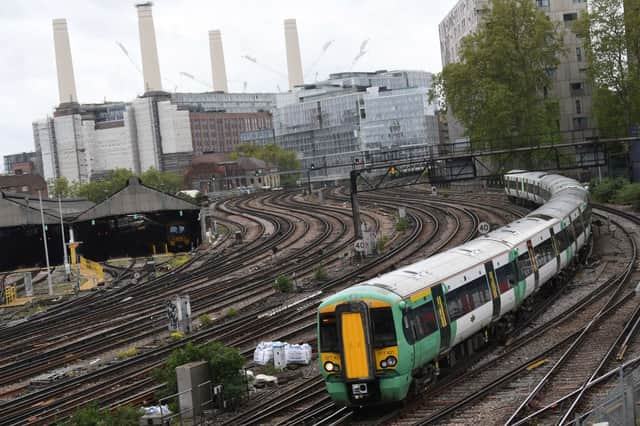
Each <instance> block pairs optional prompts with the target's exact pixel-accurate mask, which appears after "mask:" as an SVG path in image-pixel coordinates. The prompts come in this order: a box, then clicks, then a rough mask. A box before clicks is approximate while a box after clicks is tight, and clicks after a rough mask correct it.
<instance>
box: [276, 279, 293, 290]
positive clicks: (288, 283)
mask: <svg viewBox="0 0 640 426" xmlns="http://www.w3.org/2000/svg"><path fill="white" fill-rule="evenodd" d="M273 287H274V288H275V289H276V290H278V291H279V292H281V293H291V291H293V281H292V280H291V278H289V277H288V276H286V275H278V278H276V283H275V284H274V286H273Z"/></svg>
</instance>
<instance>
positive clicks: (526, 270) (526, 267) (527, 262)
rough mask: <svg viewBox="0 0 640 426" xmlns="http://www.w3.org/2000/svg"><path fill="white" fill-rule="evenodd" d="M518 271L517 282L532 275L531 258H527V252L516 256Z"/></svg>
mask: <svg viewBox="0 0 640 426" xmlns="http://www.w3.org/2000/svg"><path fill="white" fill-rule="evenodd" d="M518 271H519V272H520V276H519V277H518V281H522V280H523V279H525V278H527V277H528V276H529V275H531V274H532V273H533V265H531V257H530V256H529V251H525V252H524V253H522V254H521V255H520V256H518Z"/></svg>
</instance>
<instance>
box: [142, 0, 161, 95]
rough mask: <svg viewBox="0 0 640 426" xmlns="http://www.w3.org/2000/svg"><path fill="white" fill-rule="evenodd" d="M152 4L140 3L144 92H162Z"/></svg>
mask: <svg viewBox="0 0 640 426" xmlns="http://www.w3.org/2000/svg"><path fill="white" fill-rule="evenodd" d="M152 6H153V3H152V2H145V3H138V4H136V8H137V9H138V31H139V33H140V53H141V55H142V74H143V78H144V91H145V92H153V91H160V90H162V82H161V80H160V65H159V63H158V48H157V47H156V31H155V28H154V27H153V15H152V13H151V7H152Z"/></svg>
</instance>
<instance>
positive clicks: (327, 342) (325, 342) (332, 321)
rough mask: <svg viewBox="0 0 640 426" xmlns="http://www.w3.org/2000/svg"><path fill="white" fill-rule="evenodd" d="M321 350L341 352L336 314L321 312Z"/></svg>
mask: <svg viewBox="0 0 640 426" xmlns="http://www.w3.org/2000/svg"><path fill="white" fill-rule="evenodd" d="M320 352H340V345H339V344H338V327H337V325H336V315H335V314H333V313H331V314H320Z"/></svg>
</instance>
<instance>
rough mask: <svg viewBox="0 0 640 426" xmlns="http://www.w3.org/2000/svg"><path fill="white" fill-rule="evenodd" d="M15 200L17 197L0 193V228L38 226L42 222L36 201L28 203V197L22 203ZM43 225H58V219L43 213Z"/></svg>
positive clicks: (48, 213) (47, 212)
mask: <svg viewBox="0 0 640 426" xmlns="http://www.w3.org/2000/svg"><path fill="white" fill-rule="evenodd" d="M25 198H26V199H25ZM17 199H18V197H14V196H9V195H8V194H5V193H4V192H0V228H10V227H13V226H25V225H40V224H41V223H42V220H41V218H40V208H39V204H38V201H35V202H30V201H29V198H28V197H23V198H22V202H19V201H17ZM44 223H46V224H53V223H60V217H59V216H57V215H53V214H51V213H50V212H49V211H45V212H44Z"/></svg>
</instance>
